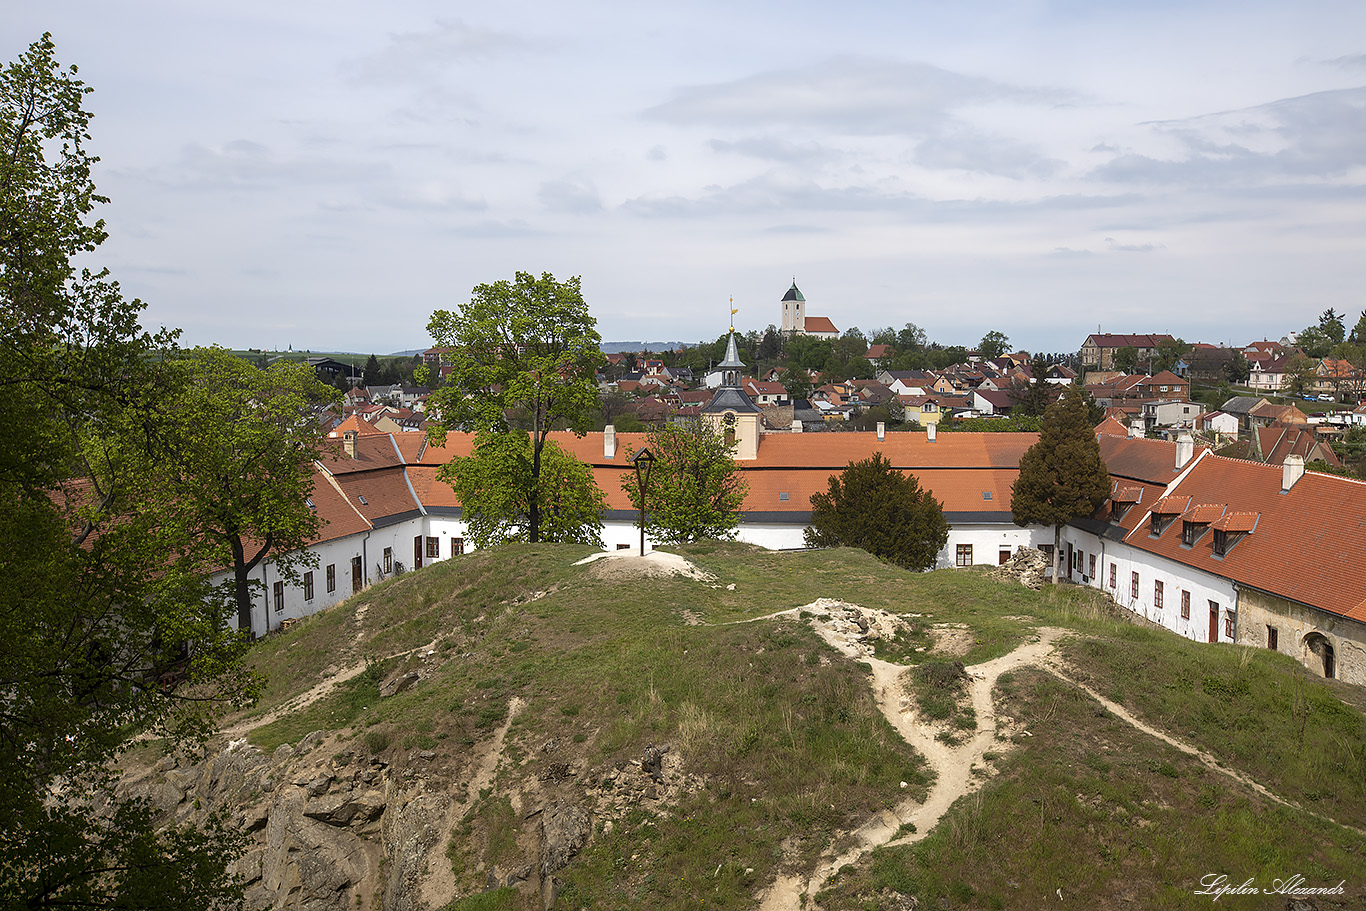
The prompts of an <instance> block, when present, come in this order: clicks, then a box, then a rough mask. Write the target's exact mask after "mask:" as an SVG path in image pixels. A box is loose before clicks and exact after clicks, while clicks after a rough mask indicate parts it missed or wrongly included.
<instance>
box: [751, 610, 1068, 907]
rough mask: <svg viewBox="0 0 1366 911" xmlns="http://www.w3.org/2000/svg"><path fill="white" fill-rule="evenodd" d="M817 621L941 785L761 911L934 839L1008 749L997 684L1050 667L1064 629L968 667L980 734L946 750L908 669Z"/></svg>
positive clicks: (870, 827)
mask: <svg viewBox="0 0 1366 911" xmlns="http://www.w3.org/2000/svg"><path fill="white" fill-rule="evenodd" d="M819 606H821V607H823V606H824V605H819ZM805 609H806V610H809V611H812V612H814V611H815V610H816V609H818V605H809V606H808V607H807V608H805ZM811 622H812V625H813V626H814V627H815V629H816V632H817V633H818V634H819V635H820V636H821V638H822V639H824V640H825V641H826V642H828V643H829V644H830V645H831V646H833V647H834V648H835V649H837V650H838V651H839V652H841V653H842V654H844V655H847V656H848V657H850V658H853V659H855V660H858V661H862V662H864V663H866V664H868V665H869V667H870V668H871V670H872V681H871V683H872V687H873V695H874V697H875V699H876V701H877V706H878V708H879V709H880V710H881V711H882V714H883V715H884V716H885V717H886V718H887V720H888V722H890V723H891V725H892V727H894V728H895V729H896V730H897V732H898V733H899V734H900V735H901V736H902V738H903V739H905V741H906V742H907V743H908V744H910V745H911V746H912V747H914V748H915V749H916V750H918V751H919V752H920V753H921V754H922V755H924V756H925V758H926V761H927V762H928V764H929V766H930V769H931V770H932V771H933V772H934V774H935V781H934V785H933V786H932V787H931V789H930V793H929V795H928V796H927V797H926V799H925V802H924V803H920V802H918V801H915V800H909V799H908V800H904V801H902V802H901V803H900V804H898V805H897V806H895V807H892V808H891V809H888V810H883V811H882V812H880V813H877V814H876V815H874V816H873V817H872V818H871V819H869V820H868V821H867V822H866V823H864V824H863V825H862V826H860V827H859V828H858V829H856V830H854V831H853V832H851V833H849V834H850V835H851V836H852V839H843V838H842V839H839V840H837V842H836V843H837V844H839V843H845V842H851V843H850V844H849V847H847V848H846V849H845V850H843V851H835V850H834V849H833V846H832V848H831V849H829V850H827V851H826V852H825V853H824V854H823V855H822V856H821V858H820V860H819V861H817V864H816V869H815V871H814V872H813V873H812V874H811V876H810V877H805V876H780V877H778V879H777V880H776V881H775V882H774V884H773V886H772V887H771V888H770V889H769V891H768V892H767V893H766V894H765V896H764V898H763V901H762V903H761V904H760V906H759V907H760V909H761V911H797V909H800V908H803V907H805V899H807V898H809V897H812V896H814V895H815V894H816V893H818V892H819V891H820V890H821V888H822V887H823V886H824V885H825V883H826V882H827V881H828V880H829V879H830V877H831V876H833V875H834V874H835V873H836V872H837V871H838V870H839V869H840V868H841V867H843V866H845V865H846V864H851V863H854V862H855V861H857V860H858V859H859V858H860V857H862V856H863V855H864V854H866V853H868V852H869V851H871V850H873V849H874V848H878V847H882V846H884V845H903V844H910V843H912V842H915V841H919V840H920V839H922V838H924V837H925V836H926V835H928V834H929V833H930V832H931V831H932V830H933V829H934V827H935V826H936V825H937V824H938V822H939V819H940V817H942V816H943V815H944V813H945V812H947V811H948V809H949V807H950V806H952V805H953V802H954V801H955V800H957V799H958V798H959V797H962V796H963V795H964V794H968V793H971V792H972V791H973V790H975V789H976V788H977V787H978V786H979V785H980V784H981V779H980V778H979V777H977V776H976V775H974V774H973V769H974V767H976V766H979V765H981V764H982V763H983V761H984V760H983V755H984V754H985V753H986V752H987V751H988V750H991V749H993V748H994V749H997V750H1002V749H1004V747H1005V743H1004V742H1003V741H998V740H997V739H996V709H995V706H994V705H993V703H992V701H991V688H992V687H993V686H994V685H995V683H996V678H997V677H999V676H1000V675H1001V674H1003V673H1004V672H1006V671H1008V670H1012V669H1014V668H1018V667H1021V666H1023V665H1026V664H1038V663H1040V662H1042V661H1044V660H1045V659H1046V658H1047V657H1048V655H1049V654H1050V653H1051V652H1052V650H1053V643H1054V642H1055V641H1056V640H1057V638H1058V637H1059V636H1060V635H1062V633H1063V630H1059V629H1054V628H1050V627H1045V628H1041V629H1039V630H1038V635H1037V637H1036V638H1035V639H1034V640H1033V641H1032V642H1029V643H1027V644H1025V645H1022V646H1020V647H1019V648H1017V649H1015V650H1014V651H1013V652H1011V653H1010V654H1008V655H1004V656H1002V657H1000V658H996V659H994V660H992V661H987V662H985V663H983V664H978V665H974V666H972V667H970V668H968V669H967V670H968V675H969V678H970V683H969V694H970V698H971V700H972V707H973V709H974V711H975V712H976V713H977V729H976V730H975V731H974V732H973V734H972V736H971V737H970V738H968V739H967V740H965V741H962V742H960V743H957V744H948V743H945V742H943V741H941V740H937V739H935V734H936V733H937V729H936V728H935V727H933V726H931V725H928V724H923V723H919V722H918V721H917V720H916V717H915V712H914V709H913V707H912V706H911V702H910V699H909V698H908V697H907V696H906V695H905V692H904V690H903V689H902V686H901V677H902V675H903V674H904V673H906V671H907V670H909V667H908V666H906V665H901V664H892V663H891V662H887V661H883V660H881V659H879V658H875V657H873V656H872V655H871V654H869V651H870V648H869V646H867V645H865V644H863V643H862V642H861V641H859V640H857V639H856V638H855V637H852V636H850V635H848V634H846V633H844V632H842V631H840V630H839V629H837V628H836V627H835V626H834V625H833V624H832V623H831V622H830V619H829V617H828V616H825V617H821V616H818V617H815V618H813V619H812V621H811ZM908 825H913V826H914V827H915V831H914V832H909V833H906V834H903V835H900V837H898V833H900V832H902V827H903V826H908Z"/></svg>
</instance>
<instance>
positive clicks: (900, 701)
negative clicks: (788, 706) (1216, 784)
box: [754, 599, 1366, 911]
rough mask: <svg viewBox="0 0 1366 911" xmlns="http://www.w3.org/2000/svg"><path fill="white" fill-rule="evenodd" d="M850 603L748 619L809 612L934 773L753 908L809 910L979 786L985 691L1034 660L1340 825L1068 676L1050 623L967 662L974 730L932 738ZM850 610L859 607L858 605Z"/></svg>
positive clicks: (990, 732) (1116, 710)
mask: <svg viewBox="0 0 1366 911" xmlns="http://www.w3.org/2000/svg"><path fill="white" fill-rule="evenodd" d="M852 607H853V606H852V605H846V604H842V603H840V602H832V601H826V600H824V599H823V600H822V601H818V602H816V603H814V604H810V605H807V606H806V607H804V608H799V609H797V610H789V611H781V612H779V613H776V614H770V615H768V616H766V617H760V618H754V619H756V620H757V619H770V618H772V617H778V616H793V615H796V614H798V612H799V611H806V612H808V613H812V614H816V615H817V616H815V617H813V618H812V619H811V623H812V626H813V627H814V628H815V630H816V632H817V633H818V634H819V635H820V637H821V638H822V639H824V640H825V641H826V642H827V643H829V644H830V645H831V646H833V647H834V648H835V649H836V650H838V651H839V652H840V653H841V654H844V655H846V656H847V657H849V658H852V659H854V660H856V661H861V662H863V663H865V664H867V665H868V666H869V668H870V671H871V680H870V683H871V686H872V688H873V695H874V698H875V700H876V702H877V706H878V709H879V710H880V711H881V712H882V714H883V715H884V716H885V717H886V718H887V720H888V722H890V723H891V725H892V727H894V728H895V729H896V730H897V733H899V734H900V735H901V736H902V738H903V739H904V740H905V741H906V743H907V744H909V745H910V746H912V747H914V748H915V749H916V750H917V751H919V752H920V753H921V754H922V755H923V756H924V757H925V759H926V762H927V763H928V765H929V767H930V769H931V770H932V771H933V772H934V774H935V782H934V785H933V786H932V787H931V788H930V792H929V794H928V795H927V796H926V798H925V801H924V802H923V803H920V802H917V801H915V800H905V801H902V802H901V803H900V804H898V805H897V806H895V807H893V808H891V809H889V810H883V811H881V812H879V813H877V814H875V815H874V816H873V817H872V818H871V819H869V820H868V821H867V822H865V823H864V824H863V825H862V826H860V827H859V828H858V829H855V830H854V831H853V832H849V833H846V835H843V836H838V837H837V838H836V839H834V840H833V843H832V845H831V847H830V848H829V849H827V850H826V851H825V852H824V853H823V854H822V855H821V856H820V858H819V859H818V860H817V862H816V867H815V869H814V871H812V873H811V874H810V875H809V876H805V875H790V876H779V877H778V878H777V879H776V880H775V881H774V883H773V885H772V886H770V887H769V889H768V891H767V892H766V893H765V894H764V897H763V899H762V901H761V903H760V905H759V908H760V911H801V909H808V911H809V909H814V908H816V907H817V906H816V905H815V904H814V897H815V895H816V894H817V893H819V892H820V890H821V889H822V888H823V887H824V886H825V884H826V882H828V881H829V879H830V877H832V876H833V875H834V874H835V873H837V872H838V871H839V870H840V868H841V867H844V866H846V865H848V864H851V863H854V862H856V861H857V860H858V859H859V858H861V857H862V856H863V855H864V854H866V853H868V852H869V851H871V850H873V849H874V848H878V847H884V846H885V847H895V846H897V845H906V844H912V843H914V842H917V841H920V840H921V839H923V838H924V837H925V836H927V835H928V834H929V833H930V832H931V831H933V829H934V827H935V826H936V825H937V824H938V823H939V820H940V819H941V818H942V817H943V815H944V814H945V813H946V812H947V811H948V809H949V807H950V806H952V805H953V803H954V801H956V800H957V799H958V798H960V797H962V796H963V795H965V794H970V793H972V792H973V791H975V790H976V789H977V788H978V787H979V786H980V785H981V783H982V781H983V779H982V778H981V777H979V776H977V775H974V774H973V771H974V768H976V767H980V766H981V765H982V764H983V763H984V758H983V757H984V755H985V754H986V753H987V752H988V751H989V750H993V749H994V750H996V751H1002V752H1003V751H1004V750H1006V749H1009V747H1010V741H1009V739H1008V738H1006V737H1004V736H1003V737H1002V738H1001V739H997V730H998V725H997V714H996V707H995V705H994V704H993V702H992V699H991V691H992V687H993V686H994V685H995V683H996V680H997V678H999V677H1000V676H1001V674H1003V673H1005V672H1006V671H1010V670H1014V669H1016V668H1020V667H1024V666H1026V665H1032V666H1036V667H1038V668H1040V669H1041V670H1044V671H1047V672H1048V673H1051V674H1053V675H1054V676H1056V677H1058V678H1059V679H1060V680H1062V681H1063V682H1065V683H1068V684H1070V685H1072V686H1075V687H1077V688H1078V689H1079V690H1081V691H1082V692H1084V693H1086V694H1087V695H1089V696H1090V697H1091V698H1093V699H1095V700H1096V701H1097V702H1099V703H1100V704H1101V705H1102V706H1104V707H1105V709H1106V710H1107V711H1109V712H1111V713H1112V714H1113V715H1114V716H1115V717H1116V718H1118V719H1120V720H1121V721H1123V722H1124V723H1126V724H1128V725H1131V726H1132V727H1134V728H1135V729H1137V730H1139V731H1142V732H1143V733H1145V734H1147V735H1149V736H1151V737H1155V738H1157V739H1158V740H1161V741H1162V742H1163V743H1166V744H1168V745H1170V746H1172V747H1175V748H1176V749H1178V750H1180V751H1181V752H1183V753H1185V754H1187V755H1189V756H1192V757H1194V758H1195V759H1197V760H1199V761H1200V762H1201V763H1202V764H1204V765H1205V766H1206V767H1208V768H1209V769H1212V770H1213V771H1215V772H1218V773H1219V774H1221V775H1225V776H1227V777H1229V778H1231V779H1232V780H1234V781H1236V782H1238V783H1239V784H1241V785H1244V786H1245V787H1247V788H1249V789H1251V790H1252V791H1254V792H1256V793H1257V794H1260V795H1261V796H1263V797H1265V798H1266V799H1267V800H1270V801H1273V802H1275V803H1278V804H1281V805H1283V806H1287V807H1291V808H1293V809H1296V810H1301V811H1304V812H1308V813H1310V815H1313V816H1317V817H1318V818H1320V819H1323V820H1324V821H1326V822H1330V823H1334V824H1335V825H1342V824H1341V823H1337V822H1336V821H1335V820H1333V819H1331V818H1329V817H1327V816H1323V815H1322V814H1318V813H1313V811H1309V810H1304V808H1303V807H1300V806H1299V805H1297V804H1295V803H1294V802H1292V801H1289V800H1286V799H1285V798H1283V797H1280V796H1278V795H1276V794H1274V793H1272V792H1271V791H1270V790H1268V789H1267V788H1266V787H1264V786H1263V785H1261V784H1259V783H1257V782H1256V781H1253V780H1252V779H1250V778H1248V777H1246V776H1245V775H1242V774H1240V773H1239V772H1237V771H1235V770H1233V769H1230V768H1227V767H1225V766H1224V765H1222V764H1221V763H1220V762H1219V761H1218V760H1217V759H1215V758H1214V757H1213V756H1211V755H1210V754H1209V753H1206V752H1205V751H1203V750H1200V749H1198V748H1196V747H1194V746H1191V745H1190V744H1188V743H1184V742H1182V741H1180V740H1177V739H1176V738H1174V737H1172V736H1171V735H1169V734H1167V733H1165V732H1163V731H1160V730H1158V729H1157V728H1154V727H1152V726H1151V725H1148V724H1146V723H1144V722H1143V721H1141V720H1140V719H1138V718H1136V717H1134V715H1133V714H1132V713H1130V712H1129V711H1128V710H1126V709H1125V708H1124V707H1123V706H1121V705H1118V704H1116V703H1114V702H1111V701H1110V700H1109V699H1106V698H1105V697H1103V696H1101V695H1100V694H1099V693H1097V692H1096V691H1095V690H1093V689H1092V688H1091V687H1089V686H1087V685H1086V684H1084V683H1081V682H1079V681H1077V680H1075V679H1073V678H1072V677H1071V676H1069V674H1068V673H1067V672H1066V670H1065V669H1064V668H1063V667H1062V666H1061V665H1060V664H1059V662H1058V660H1057V658H1056V656H1055V655H1054V654H1053V650H1054V646H1055V644H1056V642H1057V640H1058V638H1059V637H1060V636H1062V635H1063V634H1064V633H1066V632H1067V631H1066V630H1062V629H1057V628H1053V627H1039V628H1038V630H1037V635H1036V636H1035V638H1034V639H1033V640H1032V641H1030V642H1028V643H1026V644H1024V645H1022V646H1020V647H1019V648H1017V649H1015V650H1014V651H1012V652H1011V653H1010V654H1008V655H1003V656H1001V657H1000V658H995V659H993V660H991V661H986V662H983V663H982V664H977V665H973V666H972V667H969V668H967V673H968V676H969V678H970V683H969V688H968V689H969V697H970V698H971V700H972V707H973V710H974V711H975V712H976V715H977V728H976V730H975V731H974V732H973V733H972V736H971V737H970V738H968V739H967V740H966V741H962V742H959V743H957V744H949V743H945V742H943V741H941V740H938V739H936V737H935V735H936V733H938V730H939V729H938V728H936V727H935V726H933V725H931V724H927V723H924V722H921V721H920V720H918V719H917V718H916V713H915V710H914V707H913V706H912V704H911V700H910V698H909V697H908V696H907V695H906V693H905V691H904V689H903V687H902V685H901V679H902V676H903V675H904V674H905V673H906V672H907V671H908V670H910V668H909V667H908V666H906V665H900V664H893V663H890V662H887V661H883V660H881V659H879V658H876V657H874V656H873V654H872V647H871V645H869V644H868V643H867V642H866V641H864V639H863V638H862V637H861V636H860V635H858V632H857V630H851V628H850V626H849V624H848V623H847V622H846V623H843V624H841V623H839V622H837V621H836V620H835V617H836V615H837V614H838V613H839V612H840V611H841V610H846V611H847V610H848V609H850V608H852ZM854 609H855V610H858V609H857V608H854ZM862 613H863V616H864V617H865V618H866V617H867V616H868V615H869V614H870V613H873V614H881V613H882V612H880V611H876V612H869V611H863V612H862ZM910 826H914V829H915V830H914V831H913V832H907V831H906V829H907V828H909V827H910ZM1344 828H1348V829H1352V831H1354V832H1358V833H1361V830H1359V829H1356V828H1354V827H1352V826H1344ZM899 833H904V834H899ZM1361 834H1366V833H1361ZM835 845H847V847H845V848H844V849H843V850H840V851H837V850H835V847H834V846H835Z"/></svg>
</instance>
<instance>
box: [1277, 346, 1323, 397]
mask: <svg viewBox="0 0 1366 911" xmlns="http://www.w3.org/2000/svg"><path fill="white" fill-rule="evenodd" d="M1316 367H1317V365H1316V364H1315V363H1314V359H1313V358H1311V357H1309V356H1308V355H1306V354H1304V353H1303V352H1299V351H1297V352H1295V353H1294V354H1292V355H1291V356H1290V360H1288V361H1286V362H1285V368H1284V372H1283V373H1282V374H1281V391H1282V392H1284V393H1285V394H1286V395H1293V396H1297V397H1298V396H1303V395H1305V394H1306V393H1308V391H1309V390H1310V389H1313V388H1314V383H1315V381H1316V380H1317V379H1318V376H1317V374H1316V372H1315V370H1316Z"/></svg>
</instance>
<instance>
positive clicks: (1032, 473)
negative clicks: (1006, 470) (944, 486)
mask: <svg viewBox="0 0 1366 911" xmlns="http://www.w3.org/2000/svg"><path fill="white" fill-rule="evenodd" d="M1109 495H1110V473H1109V471H1108V470H1107V469H1106V468H1105V461H1104V460H1103V459H1102V458H1101V457H1100V444H1099V443H1098V442H1097V441H1096V434H1095V430H1094V428H1093V427H1092V425H1091V420H1090V409H1089V407H1088V404H1087V401H1086V395H1085V393H1084V391H1083V390H1082V389H1081V387H1079V386H1068V387H1067V390H1066V392H1065V393H1064V394H1063V397H1062V398H1061V399H1059V400H1058V401H1057V402H1055V403H1054V404H1052V405H1050V406H1049V407H1048V410H1047V411H1045V412H1044V416H1043V427H1042V429H1041V430H1040V431H1039V441H1038V442H1037V443H1035V444H1034V445H1033V446H1031V447H1030V448H1029V450H1028V451H1026V452H1025V454H1024V456H1023V457H1022V458H1021V459H1020V476H1019V477H1018V478H1016V479H1015V487H1014V488H1013V490H1012V491H1011V498H1010V511H1011V515H1012V516H1013V518H1014V519H1015V524H1016V525H1052V526H1053V581H1054V582H1055V583H1056V582H1057V580H1058V575H1059V572H1060V570H1059V566H1060V558H1061V553H1060V550H1061V548H1060V547H1059V544H1060V542H1061V540H1062V527H1063V526H1064V525H1066V524H1067V523H1068V522H1070V521H1072V520H1073V519H1078V518H1081V517H1082V516H1089V515H1090V514H1091V513H1093V512H1095V511H1096V510H1097V509H1099V508H1100V505H1101V504H1102V503H1104V502H1105V499H1106V497H1108V496H1109Z"/></svg>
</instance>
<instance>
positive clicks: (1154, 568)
mask: <svg viewBox="0 0 1366 911" xmlns="http://www.w3.org/2000/svg"><path fill="white" fill-rule="evenodd" d="M1171 533H1172V532H1171V531H1170V530H1168V534H1171ZM1069 542H1070V543H1071V544H1072V547H1073V548H1074V549H1075V550H1080V551H1081V552H1082V554H1083V556H1082V561H1081V571H1080V572H1076V571H1074V572H1073V575H1072V578H1073V581H1075V582H1078V583H1080V582H1081V581H1082V578H1081V577H1082V574H1086V575H1087V581H1086V583H1085V584H1087V585H1090V586H1091V587H1093V588H1099V589H1102V590H1103V591H1105V592H1107V593H1108V594H1109V595H1110V597H1112V598H1113V599H1114V600H1115V602H1116V603H1117V604H1119V605H1120V606H1122V607H1125V608H1128V609H1129V610H1131V611H1133V612H1134V613H1136V614H1138V615H1140V616H1142V617H1144V618H1146V619H1148V620H1151V621H1152V622H1154V623H1157V624H1160V625H1161V626H1164V627H1166V628H1167V629H1169V630H1171V631H1172V632H1174V633H1176V634H1177V635H1180V636H1184V637H1186V638H1187V639H1192V640H1194V641H1196V642H1209V641H1210V638H1209V616H1210V606H1211V603H1213V604H1214V605H1217V607H1218V611H1219V621H1218V629H1217V631H1216V632H1217V636H1216V638H1215V640H1214V641H1216V642H1233V641H1235V636H1230V635H1228V631H1227V628H1226V624H1225V620H1226V619H1227V618H1228V617H1229V615H1230V614H1232V615H1233V616H1234V618H1235V624H1234V633H1235V635H1236V633H1237V623H1236V617H1237V603H1238V598H1237V593H1236V592H1235V591H1234V587H1233V583H1231V582H1229V581H1228V580H1227V579H1224V578H1223V577H1221V576H1216V575H1214V574H1212V573H1206V572H1203V571H1201V570H1199V569H1195V568H1194V567H1191V566H1187V565H1185V564H1184V563H1177V562H1176V561H1174V560H1168V559H1167V558H1165V557H1158V556H1155V555H1153V554H1150V553H1148V552H1146V551H1143V550H1140V549H1139V548H1136V547H1133V546H1131V545H1129V544H1125V543H1123V542H1118V541H1101V540H1100V539H1099V538H1098V537H1096V536H1095V535H1092V534H1088V533H1086V532H1084V531H1081V530H1080V529H1077V528H1071V527H1068V528H1064V529H1063V532H1062V547H1063V553H1064V557H1063V559H1064V561H1066V550H1067V544H1068V543H1069ZM1092 554H1094V555H1095V556H1096V578H1091V577H1090V574H1089V568H1090V557H1091V555H1092ZM1112 565H1113V566H1114V570H1115V572H1114V576H1115V584H1114V586H1113V587H1111V585H1110V567H1111V566H1112ZM1134 573H1137V574H1138V595H1137V596H1136V597H1135V596H1134V595H1133V593H1132V592H1133V574H1134ZM1156 582H1161V583H1162V585H1163V592H1162V607H1161V608H1158V607H1157V605H1156V604H1155V600H1156V598H1155V596H1156V586H1155V585H1154V583H1156ZM1183 591H1186V592H1189V593H1190V617H1189V618H1183V617H1182V616H1181V593H1182V592H1183Z"/></svg>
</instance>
